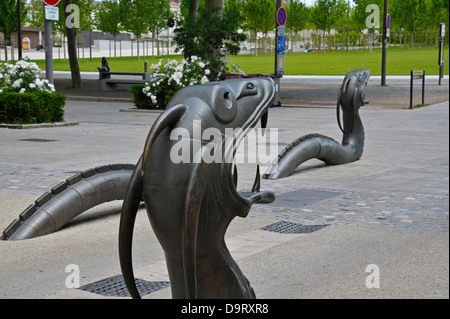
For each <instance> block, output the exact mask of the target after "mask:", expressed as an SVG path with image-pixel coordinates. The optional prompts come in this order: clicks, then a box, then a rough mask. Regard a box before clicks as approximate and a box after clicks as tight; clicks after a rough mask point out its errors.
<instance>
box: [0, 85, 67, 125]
mask: <svg viewBox="0 0 450 319" xmlns="http://www.w3.org/2000/svg"><path fill="white" fill-rule="evenodd" d="M65 103H66V96H65V95H63V94H61V93H48V92H45V91H36V92H25V93H18V92H2V93H0V123H10V124H32V123H33V124H34V123H53V122H61V121H63V119H64V105H65Z"/></svg>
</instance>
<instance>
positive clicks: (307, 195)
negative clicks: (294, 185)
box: [269, 189, 342, 208]
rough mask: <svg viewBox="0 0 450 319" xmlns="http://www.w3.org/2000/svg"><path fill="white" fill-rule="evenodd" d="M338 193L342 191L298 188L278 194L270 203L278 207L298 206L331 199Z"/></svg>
mask: <svg viewBox="0 0 450 319" xmlns="http://www.w3.org/2000/svg"><path fill="white" fill-rule="evenodd" d="M338 195H342V193H339V192H330V191H322V190H315V189H298V190H295V191H292V192H288V193H284V194H280V195H277V198H276V200H275V201H274V202H273V203H271V204H269V205H270V206H276V207H290V208H298V207H303V206H307V205H311V204H314V203H317V202H320V201H322V200H326V199H330V198H333V197H335V196H338Z"/></svg>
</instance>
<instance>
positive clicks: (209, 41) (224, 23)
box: [175, 2, 245, 80]
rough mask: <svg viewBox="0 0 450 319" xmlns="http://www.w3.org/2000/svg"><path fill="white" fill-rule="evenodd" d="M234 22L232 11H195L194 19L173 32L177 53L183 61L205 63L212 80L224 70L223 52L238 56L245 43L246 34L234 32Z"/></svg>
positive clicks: (235, 19) (185, 21)
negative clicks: (181, 52)
mask: <svg viewBox="0 0 450 319" xmlns="http://www.w3.org/2000/svg"><path fill="white" fill-rule="evenodd" d="M206 3H207V2H206ZM206 3H205V4H206ZM206 7H208V8H210V9H209V10H207V9H206ZM222 13H223V14H222ZM237 19H238V18H237V17H236V12H234V11H233V10H232V9H231V8H227V7H225V9H224V8H223V7H211V3H209V6H208V5H205V9H199V10H198V13H197V18H195V19H194V18H192V17H190V16H188V17H186V18H185V19H184V21H183V22H182V25H181V26H180V27H178V28H177V29H175V41H176V43H177V51H181V50H183V52H184V56H185V57H186V58H187V57H190V56H193V55H195V56H198V57H200V58H201V59H202V60H204V61H207V62H208V64H209V66H208V67H209V69H210V70H211V74H210V79H213V80H215V79H216V78H217V76H218V75H219V74H220V73H221V72H223V71H224V67H225V62H224V61H223V57H224V56H225V53H230V54H237V53H238V52H239V44H240V42H241V41H243V40H245V34H243V33H239V32H237V27H238V24H237V22H236V21H237Z"/></svg>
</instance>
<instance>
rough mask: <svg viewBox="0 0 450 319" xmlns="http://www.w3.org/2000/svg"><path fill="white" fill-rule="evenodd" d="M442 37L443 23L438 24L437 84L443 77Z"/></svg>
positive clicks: (443, 34) (443, 35) (443, 31)
mask: <svg viewBox="0 0 450 319" xmlns="http://www.w3.org/2000/svg"><path fill="white" fill-rule="evenodd" d="M444 37H445V23H441V24H440V25H439V38H440V39H439V61H438V64H439V85H441V79H442V78H443V77H444Z"/></svg>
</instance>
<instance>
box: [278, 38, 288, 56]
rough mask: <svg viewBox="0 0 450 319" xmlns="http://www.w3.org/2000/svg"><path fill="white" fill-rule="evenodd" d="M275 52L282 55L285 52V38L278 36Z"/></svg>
mask: <svg viewBox="0 0 450 319" xmlns="http://www.w3.org/2000/svg"><path fill="white" fill-rule="evenodd" d="M277 51H278V52H283V53H284V51H286V36H280V35H279V36H278V40H277Z"/></svg>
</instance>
